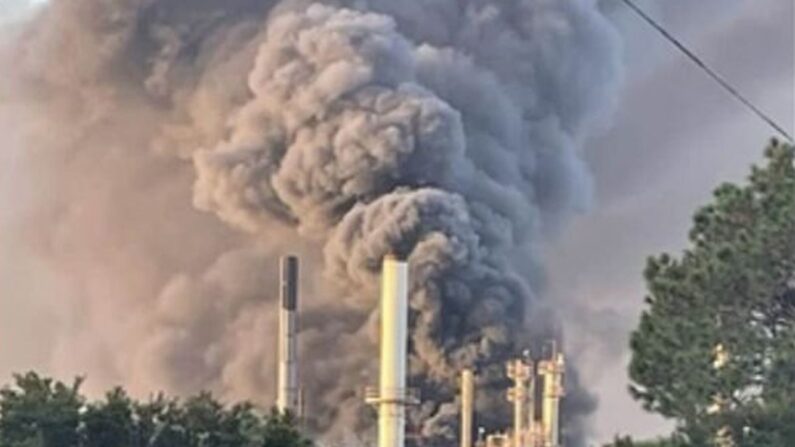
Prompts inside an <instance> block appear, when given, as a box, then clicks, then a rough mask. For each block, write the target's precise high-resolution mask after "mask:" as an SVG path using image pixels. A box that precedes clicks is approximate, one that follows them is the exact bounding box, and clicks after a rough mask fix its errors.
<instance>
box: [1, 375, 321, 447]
mask: <svg viewBox="0 0 795 447" xmlns="http://www.w3.org/2000/svg"><path fill="white" fill-rule="evenodd" d="M81 383H82V381H81V380H75V381H74V382H73V383H71V384H65V383H62V382H58V381H55V380H53V379H49V378H45V377H41V376H39V375H38V374H36V373H32V372H31V373H27V374H25V375H18V376H15V380H14V385H13V386H9V387H6V388H4V389H2V390H1V391H0V447H312V442H310V441H309V440H308V439H307V438H306V437H304V436H303V435H302V434H301V433H300V431H299V430H298V428H297V427H296V423H295V422H296V421H295V420H294V418H293V417H292V416H291V415H289V414H280V413H278V412H276V411H271V412H270V413H268V414H261V413H259V412H257V411H256V409H255V408H254V407H253V406H252V405H250V404H247V403H242V404H237V405H234V406H231V407H225V406H224V405H222V404H221V403H219V402H218V401H217V400H216V399H214V398H213V397H212V396H211V395H210V394H208V393H202V394H199V395H197V396H194V397H191V398H189V399H186V400H184V401H180V400H177V399H168V398H166V397H164V396H162V395H159V396H157V397H155V398H153V399H150V400H149V401H146V402H139V401H136V400H134V399H132V398H130V397H129V396H128V395H127V393H126V392H125V391H124V390H123V389H121V388H116V389H114V390H112V391H110V392H109V393H107V394H106V395H105V397H104V399H102V400H100V401H97V402H88V400H87V399H86V398H85V397H83V396H82V395H81V393H80V386H81Z"/></svg>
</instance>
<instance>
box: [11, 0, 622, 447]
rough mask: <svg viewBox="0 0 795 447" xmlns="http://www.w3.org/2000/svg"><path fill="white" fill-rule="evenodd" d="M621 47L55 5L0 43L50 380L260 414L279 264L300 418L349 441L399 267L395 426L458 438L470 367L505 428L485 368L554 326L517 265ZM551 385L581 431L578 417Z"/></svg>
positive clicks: (240, 4) (238, 6) (373, 5)
mask: <svg viewBox="0 0 795 447" xmlns="http://www.w3.org/2000/svg"><path fill="white" fill-rule="evenodd" d="M618 55H619V52H618V45H617V42H616V36H615V35H614V32H613V30H612V28H611V27H610V25H609V24H608V22H607V20H606V19H605V17H603V15H602V13H601V12H600V10H599V7H598V6H597V2H596V1H595V0H509V1H496V0H493V1H488V0H466V1H461V0H433V1H431V0H410V1H400V2H396V1H393V0H371V1H354V0H351V1H328V2H324V3H312V2H306V1H289V0H284V1H279V2H277V1H263V0H258V1H255V0H235V1H228V0H226V1H222V0H191V1H188V0H60V1H53V2H51V3H50V4H48V5H47V6H46V7H44V8H43V9H42V11H41V12H40V13H39V14H38V15H37V16H36V17H35V18H34V19H33V20H31V21H30V22H29V23H28V24H26V25H25V27H24V29H23V30H21V31H20V32H19V35H18V36H16V37H15V38H13V39H11V40H10V45H7V46H6V47H4V49H3V54H2V58H3V59H2V63H3V66H4V67H11V68H10V75H9V77H8V79H7V80H4V81H3V83H2V85H0V87H1V88H2V90H0V94H2V95H3V98H5V99H7V101H6V104H8V105H6V106H0V107H6V108H7V109H6V110H8V111H11V110H13V112H14V113H13V114H11V113H9V114H8V115H10V117H8V118H6V119H4V122H3V123H2V124H0V125H2V126H4V127H6V126H7V128H8V129H11V128H12V127H13V128H16V129H19V128H21V129H22V130H16V131H17V132H23V133H24V135H25V144H24V148H25V154H26V158H27V160H28V162H29V163H30V166H31V167H32V172H35V173H36V175H38V176H40V177H41V178H37V179H36V185H37V187H38V190H37V191H36V193H37V195H38V200H37V201H36V204H37V205H36V206H34V207H32V209H31V210H29V212H27V213H25V216H26V218H25V219H26V220H25V231H26V233H27V237H28V240H29V241H32V242H33V246H34V247H35V249H36V250H37V253H38V254H39V255H41V256H42V257H44V258H46V259H48V260H49V261H51V266H52V267H53V270H54V271H55V272H56V274H58V275H64V277H63V278H59V279H58V280H59V282H60V281H62V284H63V285H64V288H63V289H62V290H64V294H65V296H64V297H61V300H60V302H59V303H58V304H57V305H58V306H63V307H64V308H66V309H71V313H70V315H71V317H70V318H69V320H68V321H67V322H65V323H64V328H63V334H62V335H61V336H59V338H58V340H59V344H58V345H57V346H56V348H55V352H54V359H55V360H54V367H55V368H56V369H59V370H64V371H73V370H74V369H75V368H77V369H78V370H79V371H81V372H88V373H89V374H90V375H91V376H92V377H96V376H99V379H100V380H103V381H106V382H122V383H125V384H128V385H129V386H131V387H133V389H134V390H137V391H138V392H146V391H149V390H151V389H153V388H156V389H160V388H163V389H166V390H169V391H173V392H190V391H195V390H197V389H201V388H208V389H211V390H213V391H215V392H217V393H219V394H221V395H222V396H223V397H227V398H236V399H239V398H243V399H253V400H256V401H258V402H260V403H262V404H270V403H271V401H272V397H273V396H272V392H273V389H274V384H273V371H274V367H273V366H274V365H273V364H274V360H275V359H274V351H273V345H274V343H275V341H274V335H275V333H276V331H275V330H274V327H275V314H274V312H273V310H274V299H273V298H274V295H275V284H274V280H275V263H276V257H277V256H278V254H280V253H284V252H288V251H289V252H297V253H299V254H301V255H302V256H303V258H304V259H305V261H306V263H307V265H306V268H304V269H303V271H304V272H305V273H307V274H308V275H309V277H308V278H306V280H305V284H304V285H305V287H304V292H305V293H304V294H303V303H304V304H303V305H304V307H305V316H304V318H303V322H302V325H303V338H302V356H303V365H304V367H303V371H304V376H303V378H302V380H303V382H304V385H305V386H306V387H307V388H308V389H307V390H306V392H305V395H306V396H311V397H312V399H311V401H309V402H307V404H308V411H309V413H310V415H311V424H312V426H313V427H314V429H315V430H316V431H317V432H318V433H319V434H322V435H323V436H324V437H325V438H326V439H328V440H335V439H337V440H338V439H345V438H346V437H347V436H351V435H354V434H361V433H365V434H366V431H367V428H368V427H370V426H371V425H372V424H371V421H372V413H371V412H369V411H368V410H367V409H366V408H364V407H363V404H362V399H361V395H360V393H359V389H360V388H361V386H362V385H364V384H366V383H367V382H370V383H373V382H374V380H375V377H376V375H375V374H374V373H375V371H376V370H375V368H376V366H377V365H375V364H374V359H375V358H376V356H375V355H374V353H375V350H376V347H377V332H376V330H375V325H376V323H377V315H376V314H375V310H376V309H377V296H378V291H377V287H378V270H379V267H380V260H381V258H383V256H384V255H386V254H387V253H396V254H398V255H401V256H404V257H406V258H407V259H408V260H409V262H410V265H411V269H412V285H411V300H410V301H411V303H410V305H411V310H412V312H411V325H412V330H411V340H410V350H411V358H410V368H411V371H410V372H411V374H410V376H411V377H410V380H411V382H412V385H413V386H417V387H419V388H421V390H422V392H423V397H424V403H423V405H422V406H421V407H420V408H418V409H416V410H415V411H414V412H413V416H412V418H413V424H412V425H413V426H414V428H413V429H412V430H416V431H418V432H420V433H421V434H422V435H423V439H425V440H426V442H428V443H441V444H444V443H446V442H449V441H450V440H451V439H453V438H455V437H456V433H455V424H456V422H455V418H456V412H457V410H456V408H455V406H454V402H455V394H456V379H457V374H458V371H459V369H460V368H461V367H464V366H469V367H472V366H474V367H477V369H478V370H479V372H480V379H479V381H480V382H481V383H480V386H481V388H480V389H481V391H482V392H481V393H480V394H479V399H478V402H477V406H478V410H479V414H480V415H481V417H482V420H481V422H482V423H483V424H485V425H487V426H490V427H499V426H500V425H502V424H504V423H505V421H506V419H504V412H505V407H506V405H505V403H504V396H503V395H502V380H503V379H502V377H503V363H504V361H505V360H506V359H508V358H510V357H511V356H513V355H516V354H517V353H518V352H520V351H521V350H522V349H524V348H526V347H529V346H531V345H532V343H531V342H532V341H540V340H542V339H543V337H547V336H552V335H556V333H555V331H556V327H557V325H556V324H555V323H554V312H552V311H550V309H551V308H552V307H554V303H545V302H544V300H543V290H541V286H540V284H541V278H542V277H543V275H542V268H541V262H540V259H539V257H538V253H539V251H540V247H541V245H542V244H543V240H544V238H546V237H549V236H550V235H553V234H554V233H555V232H556V228H557V227H558V226H559V225H561V224H562V222H564V221H565V218H566V217H567V216H568V215H569V214H571V213H572V212H574V211H576V210H577V209H578V208H581V207H583V206H585V205H586V204H587V202H588V199H589V178H588V174H587V169H586V167H585V166H583V164H582V162H581V161H580V158H579V149H580V146H581V145H582V144H583V142H584V140H585V139H586V138H587V136H588V135H589V134H590V133H591V132H592V131H593V130H594V129H595V128H597V126H599V125H600V124H601V121H602V120H603V116H604V112H605V110H606V109H609V107H610V106H611V104H612V101H613V98H614V96H615V88H616V87H617V84H618V83H619V81H620V70H619V61H618ZM12 60H13V61H14V63H13V64H11V61H12ZM4 70H5V68H4ZM11 107H14V108H13V109H12V108H11ZM0 116H3V117H5V116H6V114H5V113H4V114H2V115H0ZM191 200H192V204H193V205H195V209H191V207H190V205H191ZM197 210H199V211H206V212H209V213H201V212H199V211H197ZM211 215H215V216H217V218H219V219H220V221H222V222H224V223H226V224H228V227H225V226H223V225H220V224H219V223H218V222H217V221H216V220H215V219H214V218H212V217H211ZM237 230H240V231H237ZM75 303H77V304H75ZM550 318H551V320H550ZM550 321H552V323H550ZM575 377H576V375H575ZM570 387H571V388H572V393H571V398H570V401H569V407H568V412H569V414H568V417H567V420H568V421H570V423H569V424H568V436H569V437H570V440H571V441H572V442H577V439H579V436H580V434H581V433H580V429H581V428H582V426H581V425H580V418H581V417H582V416H584V415H585V414H587V413H588V412H589V411H591V409H592V405H593V404H592V402H591V401H590V399H589V398H588V396H587V394H585V393H584V392H583V391H582V390H580V389H578V388H577V382H576V380H572V381H571V383H570Z"/></svg>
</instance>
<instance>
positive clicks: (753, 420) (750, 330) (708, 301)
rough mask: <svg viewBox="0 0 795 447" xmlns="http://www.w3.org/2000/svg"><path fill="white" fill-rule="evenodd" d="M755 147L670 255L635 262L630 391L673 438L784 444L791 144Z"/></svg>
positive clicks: (791, 256)
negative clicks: (637, 302)
mask: <svg viewBox="0 0 795 447" xmlns="http://www.w3.org/2000/svg"><path fill="white" fill-rule="evenodd" d="M765 155H766V163H765V164H764V165H763V166H761V167H757V166H754V167H753V168H752V171H751V174H750V176H749V179H748V182H747V184H745V185H735V184H725V185H723V186H721V187H719V188H718V189H717V190H716V191H715V193H714V199H713V201H712V203H710V204H708V205H707V206H705V207H703V208H701V209H700V210H699V211H698V212H697V213H696V215H695V218H694V222H693V227H692V230H691V231H690V235H689V241H690V246H689V247H688V248H687V249H686V250H685V251H684V252H683V253H682V254H681V255H680V256H679V257H675V256H671V255H669V254H662V255H659V256H657V257H653V258H651V259H649V261H648V263H647V266H646V270H645V278H646V283H647V289H648V296H647V297H646V303H647V307H646V309H645V311H644V312H643V314H642V316H641V320H640V324H639V326H638V327H637V329H636V330H635V331H634V333H633V334H632V338H631V349H632V360H631V364H630V378H631V380H632V386H631V392H632V394H633V395H634V397H635V398H636V399H638V400H639V401H640V402H641V403H642V404H643V405H644V406H645V408H646V409H648V410H651V411H654V412H657V413H659V414H661V415H663V416H665V417H667V418H671V419H673V420H675V421H676V422H677V424H678V429H677V433H676V437H677V438H678V439H681V442H682V443H683V445H692V446H710V445H736V446H770V447H774V446H776V447H781V446H785V445H795V166H794V165H793V148H792V147H791V146H787V145H784V144H779V143H777V142H775V141H773V142H772V143H771V144H770V146H769V147H768V148H767V150H766V153H765ZM722 442H723V443H726V444H721V443H722Z"/></svg>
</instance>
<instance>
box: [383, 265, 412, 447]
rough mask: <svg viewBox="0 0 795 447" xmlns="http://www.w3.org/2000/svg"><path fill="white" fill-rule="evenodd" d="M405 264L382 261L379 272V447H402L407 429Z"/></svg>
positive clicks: (406, 283) (406, 289)
mask: <svg viewBox="0 0 795 447" xmlns="http://www.w3.org/2000/svg"><path fill="white" fill-rule="evenodd" d="M407 332H408V265H407V264H406V262H404V261H400V260H398V259H397V258H395V257H394V256H387V257H385V258H384V261H383V266H382V272H381V371H380V372H381V380H380V393H379V394H380V403H379V410H378V445H379V447H403V445H404V441H405V427H406V409H405V405H406V395H405V393H406V351H407V349H408V334H407Z"/></svg>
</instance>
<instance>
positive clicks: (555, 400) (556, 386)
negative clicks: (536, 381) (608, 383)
mask: <svg viewBox="0 0 795 447" xmlns="http://www.w3.org/2000/svg"><path fill="white" fill-rule="evenodd" d="M538 369H539V373H540V374H541V375H542V376H543V378H544V392H543V412H542V414H541V420H542V422H541V423H542V427H543V434H544V447H559V446H560V399H561V398H562V397H563V374H564V372H565V369H566V365H565V363H564V360H563V354H561V353H559V352H558V350H557V347H556V346H555V345H554V343H553V345H552V349H551V352H550V356H549V359H548V360H544V361H542V362H541V363H539V365H538Z"/></svg>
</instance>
